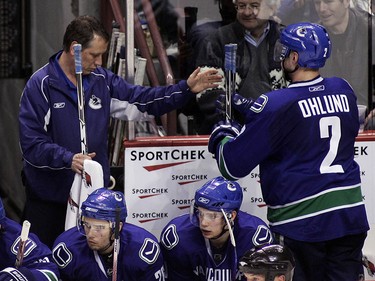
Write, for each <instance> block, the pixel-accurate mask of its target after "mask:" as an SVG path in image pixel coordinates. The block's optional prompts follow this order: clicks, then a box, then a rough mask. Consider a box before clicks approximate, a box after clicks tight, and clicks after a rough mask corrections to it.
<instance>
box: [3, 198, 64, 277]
mask: <svg viewBox="0 0 375 281" xmlns="http://www.w3.org/2000/svg"><path fill="white" fill-rule="evenodd" d="M21 229H22V226H21V225H20V224H18V223H17V222H15V221H13V220H11V219H9V218H7V217H6V216H5V210H4V206H3V203H2V201H1V199H0V281H57V280H59V278H60V275H59V270H58V268H57V266H56V264H55V263H54V262H53V260H52V255H51V250H50V249H49V248H48V247H47V246H46V245H44V244H42V243H41V242H40V240H39V238H38V237H37V236H36V235H35V234H34V233H32V232H30V233H29V236H28V239H27V240H26V244H25V248H24V251H23V252H24V256H23V260H22V264H21V265H20V266H18V267H17V268H16V259H17V252H18V246H19V242H20V235H21Z"/></svg>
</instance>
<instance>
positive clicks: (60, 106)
mask: <svg viewBox="0 0 375 281" xmlns="http://www.w3.org/2000/svg"><path fill="white" fill-rule="evenodd" d="M64 107H65V102H55V103H54V104H53V108H57V109H59V108H64Z"/></svg>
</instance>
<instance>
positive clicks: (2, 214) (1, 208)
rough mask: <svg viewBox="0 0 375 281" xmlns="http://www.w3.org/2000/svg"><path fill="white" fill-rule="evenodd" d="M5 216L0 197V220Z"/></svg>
mask: <svg viewBox="0 0 375 281" xmlns="http://www.w3.org/2000/svg"><path fill="white" fill-rule="evenodd" d="M4 218H5V210H4V205H3V202H2V200H1V199H0V221H2V220H3V219H4Z"/></svg>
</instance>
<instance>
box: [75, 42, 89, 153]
mask: <svg viewBox="0 0 375 281" xmlns="http://www.w3.org/2000/svg"><path fill="white" fill-rule="evenodd" d="M73 49H74V62H75V70H76V79H77V98H78V118H79V126H80V134H81V151H82V153H83V154H88V151H87V140H86V122H85V109H84V106H85V95H84V92H83V85H82V56H81V52H82V46H81V44H75V45H74V46H73Z"/></svg>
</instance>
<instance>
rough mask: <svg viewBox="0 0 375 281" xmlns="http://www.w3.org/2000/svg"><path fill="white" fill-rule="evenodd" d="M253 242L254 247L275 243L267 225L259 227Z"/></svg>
mask: <svg viewBox="0 0 375 281" xmlns="http://www.w3.org/2000/svg"><path fill="white" fill-rule="evenodd" d="M252 240H253V244H254V246H259V245H262V244H270V243H272V242H273V236H272V233H271V231H270V230H269V229H268V227H266V226H265V225H259V226H258V228H257V230H256V232H255V234H254V236H253V239H252Z"/></svg>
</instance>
